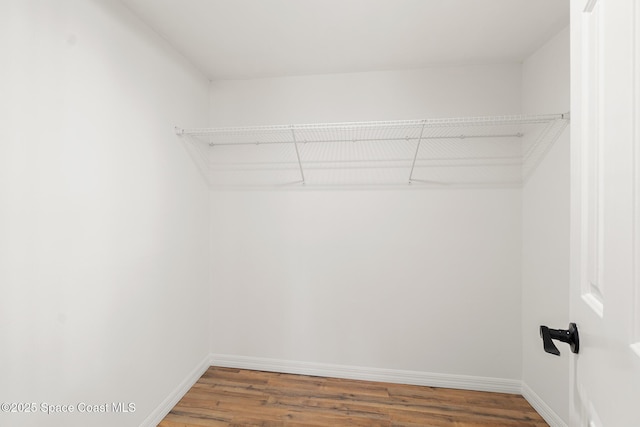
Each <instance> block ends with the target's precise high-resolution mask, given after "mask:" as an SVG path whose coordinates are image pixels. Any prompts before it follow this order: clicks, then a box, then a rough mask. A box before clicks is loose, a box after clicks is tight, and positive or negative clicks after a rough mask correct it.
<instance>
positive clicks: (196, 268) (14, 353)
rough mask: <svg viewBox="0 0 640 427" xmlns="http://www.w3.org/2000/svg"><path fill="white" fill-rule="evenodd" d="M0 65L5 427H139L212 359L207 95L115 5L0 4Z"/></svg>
mask: <svg viewBox="0 0 640 427" xmlns="http://www.w3.org/2000/svg"><path fill="white" fill-rule="evenodd" d="M0 52H1V54H2V57H3V58H4V59H3V61H2V66H1V67H0V93H2V101H0V108H2V111H0V117H1V119H0V120H2V130H1V131H0V132H1V133H2V143H0V236H1V237H0V290H1V292H2V294H1V297H0V342H2V351H0V402H3V403H4V402H6V403H11V402H15V403H35V404H36V405H37V406H36V408H35V409H36V411H37V413H7V412H5V411H4V410H3V411H2V412H0V425H5V426H9V425H10V426H43V425H47V426H65V427H69V426H87V425H91V426H109V427H110V426H115V425H117V426H138V425H140V424H141V423H142V422H143V420H144V419H145V418H146V417H147V416H149V414H150V413H151V412H152V411H154V410H156V408H157V407H158V405H160V403H161V402H162V401H163V400H164V399H165V398H167V396H169V395H171V393H172V392H174V390H175V389H176V387H178V385H179V384H180V383H181V382H182V381H183V380H185V378H187V377H188V375H189V373H191V372H192V371H193V370H194V368H196V367H197V366H198V365H199V364H201V362H202V361H203V359H204V358H205V357H206V356H207V355H208V350H209V348H208V342H207V339H206V337H207V334H208V320H209V319H208V295H209V282H208V274H209V271H208V262H209V257H208V241H209V236H208V234H207V228H208V221H209V218H208V215H207V212H208V201H207V197H208V194H207V186H206V183H205V181H204V180H203V178H202V176H201V175H200V172H199V171H198V169H197V167H196V166H195V165H194V163H193V161H192V159H191V158H190V157H189V154H188V152H187V151H186V149H185V147H183V146H182V145H181V142H180V139H179V138H177V137H176V136H175V135H174V134H173V126H174V125H176V124H179V125H182V126H194V125H196V124H201V123H202V122H203V121H204V120H206V111H207V108H208V93H207V92H208V83H209V82H208V81H207V80H206V79H205V78H204V77H202V75H200V74H199V73H198V72H197V71H195V70H194V69H193V68H192V66H190V65H189V64H188V63H187V62H186V61H185V60H184V58H182V57H181V56H180V55H178V54H176V53H175V51H173V50H172V49H171V47H170V46H168V44H167V43H166V42H164V41H163V40H162V39H161V38H160V37H159V36H157V35H156V34H155V33H153V32H152V31H151V30H150V29H148V28H147V27H146V26H144V25H143V24H142V23H141V22H140V21H139V20H138V19H137V18H136V17H135V16H134V15H133V14H131V13H130V12H129V11H128V10H127V9H126V8H124V7H123V6H122V4H121V3H120V2H117V1H106V0H105V1H98V0H96V1H85V0H59V1H55V2H51V1H38V0H15V1H8V2H6V1H5V2H2V5H1V6H0ZM7 58H9V59H7ZM119 402H123V403H124V404H125V406H124V407H125V408H126V409H128V410H129V412H128V413H113V412H111V413H88V412H85V413H80V412H79V411H82V409H85V410H86V408H87V407H86V406H82V405H81V404H86V405H107V407H108V408H109V410H110V411H113V408H112V406H111V405H112V403H116V404H117V403H119ZM129 403H132V404H134V405H135V412H133V411H131V410H132V409H133V407H130V406H129ZM42 404H48V405H71V406H72V407H73V408H74V411H75V412H74V413H56V414H50V415H46V414H43V413H42V409H43V408H44V406H41V405H42ZM78 405H80V406H78ZM89 408H90V409H98V410H100V406H98V407H93V406H89ZM103 408H104V407H103ZM3 409H4V406H3ZM59 409H60V410H62V409H63V406H60V408H59ZM67 409H68V408H67Z"/></svg>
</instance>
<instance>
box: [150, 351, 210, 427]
mask: <svg viewBox="0 0 640 427" xmlns="http://www.w3.org/2000/svg"><path fill="white" fill-rule="evenodd" d="M209 366H211V356H210V355H207V357H205V358H204V359H203V360H202V361H201V362H200V363H199V364H198V366H196V367H195V368H194V369H193V370H192V371H191V372H190V373H189V375H188V376H187V378H185V379H184V380H183V381H182V382H181V383H180V384H178V386H177V387H176V388H175V389H174V390H173V392H171V393H170V394H169V396H167V398H166V399H164V400H163V401H162V403H160V405H159V406H158V407H157V408H156V409H155V410H154V411H153V412H152V413H151V414H149V416H148V417H147V418H145V420H144V421H143V422H142V424H140V427H156V426H157V425H158V424H159V423H160V421H162V419H163V418H164V417H166V416H167V414H168V413H169V412H170V411H171V410H172V409H173V407H174V406H176V404H177V403H178V402H179V401H180V399H182V397H183V396H184V395H185V394H186V393H187V392H188V391H189V389H190V388H191V387H193V385H194V384H195V383H196V382H197V381H198V380H199V379H200V377H201V376H202V374H204V373H205V371H206V370H207V369H208V368H209Z"/></svg>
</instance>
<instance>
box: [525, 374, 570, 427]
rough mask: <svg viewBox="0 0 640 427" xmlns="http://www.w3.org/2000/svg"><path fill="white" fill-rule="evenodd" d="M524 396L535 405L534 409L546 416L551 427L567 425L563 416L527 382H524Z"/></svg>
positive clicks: (545, 418)
mask: <svg viewBox="0 0 640 427" xmlns="http://www.w3.org/2000/svg"><path fill="white" fill-rule="evenodd" d="M522 396H523V397H524V398H525V399H527V402H529V404H530V405H531V406H533V409H535V410H536V412H538V413H539V414H540V416H541V417H542V418H544V420H545V421H546V422H547V424H549V426H550V427H567V424H566V423H565V422H564V421H563V420H562V418H560V416H558V414H556V412H555V411H554V410H553V409H551V407H550V406H549V405H547V404H546V403H545V402H544V400H542V399H541V398H540V396H538V395H537V394H536V392H535V391H533V390H532V389H531V388H530V387H529V386H528V385H527V384H525V383H522Z"/></svg>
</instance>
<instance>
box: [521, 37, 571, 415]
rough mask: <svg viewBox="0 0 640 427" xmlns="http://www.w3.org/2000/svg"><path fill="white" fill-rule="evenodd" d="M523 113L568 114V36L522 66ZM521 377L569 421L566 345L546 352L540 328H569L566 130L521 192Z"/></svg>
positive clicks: (545, 46)
mask: <svg viewBox="0 0 640 427" xmlns="http://www.w3.org/2000/svg"><path fill="white" fill-rule="evenodd" d="M522 71H523V73H522V74H523V78H522V108H523V112H525V113H532V114H536V113H545V112H547V113H549V112H551V113H563V112H567V111H569V30H568V28H567V29H565V30H564V31H562V32H561V33H559V34H558V35H557V36H556V37H554V38H553V39H552V40H550V41H549V42H548V43H547V44H545V45H544V46H543V47H542V48H540V49H539V50H538V51H537V52H535V53H534V54H533V55H531V57H529V58H528V59H527V60H526V61H525V62H524V64H523V70H522ZM522 199H523V200H522V203H523V208H522V212H523V224H522V226H523V252H522V257H523V267H522V286H523V287H522V337H523V349H522V355H523V370H522V379H523V382H524V383H525V384H527V386H529V388H531V390H533V391H534V392H535V393H536V394H537V395H538V396H539V397H540V398H541V399H542V400H543V401H544V402H545V403H546V404H547V405H548V406H549V407H550V408H551V409H552V410H553V411H554V412H555V413H556V414H557V415H558V416H559V417H560V418H561V419H562V420H564V422H565V423H568V421H569V412H568V411H569V358H570V357H572V355H571V352H570V351H569V348H568V346H566V345H562V344H560V346H561V348H560V351H561V353H562V355H561V356H560V357H556V356H552V355H549V354H547V353H545V352H544V351H543V349H542V341H541V339H540V335H539V327H540V325H547V326H549V327H551V328H562V329H565V328H566V327H567V326H568V324H569V130H568V129H567V130H565V131H564V133H563V134H562V136H561V137H560V138H559V139H558V140H557V141H556V143H555V144H554V145H553V147H552V148H551V149H550V151H549V152H548V153H547V155H546V157H545V158H544V160H543V161H542V162H541V163H540V165H539V166H538V168H537V169H536V170H535V172H534V174H533V175H532V176H531V177H530V179H529V180H528V181H527V182H526V183H525V185H524V187H523V196H522Z"/></svg>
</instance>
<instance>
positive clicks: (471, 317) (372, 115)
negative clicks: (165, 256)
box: [210, 64, 522, 380]
mask: <svg viewBox="0 0 640 427" xmlns="http://www.w3.org/2000/svg"><path fill="white" fill-rule="evenodd" d="M520 90H521V67H520V65H518V64H515V65H496V66H473V67H453V68H433V69H424V70H412V71H398V72H371V73H357V74H344V75H325V76H305V77H286V78H269V79H257V80H239V81H218V82H213V83H212V86H211V100H210V102H211V118H210V124H211V125H218V126H228V125H250V124H275V123H278V124H281V123H313V122H332V121H353V120H386V119H420V118H427V117H442V116H445V117H446V116H467V115H490V114H510V113H511V114H513V113H519V111H520V107H521V98H520ZM211 215H212V235H211V238H212V245H213V248H212V258H211V266H212V287H213V295H212V304H213V310H212V316H213V317H212V321H213V322H212V324H213V327H212V334H211V348H212V351H213V352H214V353H218V354H228V355H235V356H250V357H262V358H272V359H280V360H295V361H304V362H311V363H330V364H339V365H349V366H356V367H376V368H389V369H401V370H412V371H421V372H437V373H443V374H464V375H473V376H486V377H493V378H506V379H518V380H519V379H520V375H521V342H520V338H519V333H520V330H521V325H520V320H521V316H520V301H521V290H520V281H521V270H520V265H521V259H520V251H521V243H522V242H521V192H520V190H519V189H476V190H469V189H457V190H416V191H411V190H399V191H384V190H376V189H370V190H358V191H355V190H354V191H348V190H343V191H336V190H333V191H330V190H314V191H305V190H298V191H238V192H232V191H214V192H212V193H211Z"/></svg>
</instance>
